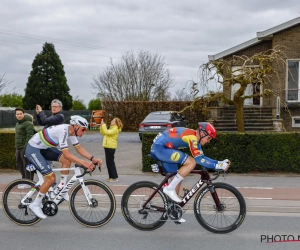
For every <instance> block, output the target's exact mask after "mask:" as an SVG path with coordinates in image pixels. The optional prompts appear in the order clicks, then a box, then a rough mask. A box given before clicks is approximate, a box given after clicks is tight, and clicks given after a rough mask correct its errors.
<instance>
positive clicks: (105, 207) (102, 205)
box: [2, 164, 116, 227]
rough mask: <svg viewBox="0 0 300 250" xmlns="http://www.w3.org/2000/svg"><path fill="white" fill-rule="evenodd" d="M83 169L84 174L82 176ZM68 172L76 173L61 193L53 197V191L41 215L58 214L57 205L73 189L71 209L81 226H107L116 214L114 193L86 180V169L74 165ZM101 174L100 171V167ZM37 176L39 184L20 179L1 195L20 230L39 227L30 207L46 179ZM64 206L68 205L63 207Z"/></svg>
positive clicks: (46, 195)
mask: <svg viewBox="0 0 300 250" xmlns="http://www.w3.org/2000/svg"><path fill="white" fill-rule="evenodd" d="M81 169H83V173H81V172H82V171H81ZM61 170H66V169H64V168H57V169H52V171H54V172H56V171H61ZM68 170H71V171H74V176H73V177H72V178H71V179H70V180H69V182H68V183H67V184H66V185H65V186H64V187H63V188H62V189H61V190H60V191H59V193H58V194H54V193H53V188H52V187H50V188H49V190H48V192H47V193H46V194H45V197H44V198H43V201H42V206H43V207H42V211H43V213H44V214H46V215H47V216H49V217H51V216H54V215H56V214H57V212H58V205H60V204H61V203H62V202H63V201H64V200H65V199H64V197H65V195H66V194H67V193H68V191H69V190H70V189H71V188H72V187H73V185H74V184H75V183H76V182H77V181H78V182H79V183H78V184H77V185H76V186H75V187H74V188H73V189H72V192H71V195H70V202H69V209H70V212H71V214H72V215H73V217H74V218H75V219H76V220H77V221H78V222H79V223H80V224H82V225H84V226H87V227H100V226H103V225H105V224H106V223H108V222H109V221H110V220H111V219H112V217H113V215H114V214H115V211H116V199H115V196H114V194H113V192H112V191H111V189H110V188H109V187H108V186H106V185H105V184H104V183H102V182H101V181H98V180H94V179H89V180H84V179H83V176H84V175H85V174H87V173H90V175H91V172H90V171H88V170H87V168H85V167H84V166H79V165H77V164H75V167H72V168H70V169H68ZM99 170H100V171H101V167H100V166H99ZM36 172H37V176H38V182H37V183H34V182H33V181H31V180H26V179H18V180H14V181H12V182H11V183H9V184H8V185H7V187H6V188H5V190H4V192H3V195H2V206H3V209H4V212H5V213H6V215H7V216H8V218H9V219H10V220H12V221H13V222H14V223H16V224H18V225H21V226H31V225H34V224H36V223H38V222H39V221H40V220H41V218H39V217H37V216H36V215H35V214H34V213H33V212H32V211H31V210H30V209H29V208H28V206H29V205H30V204H31V203H32V202H33V200H34V199H35V197H36V195H37V194H38V192H39V190H40V186H41V185H42V184H43V182H44V179H43V176H42V174H41V173H40V172H38V171H36ZM20 184H21V185H24V184H27V185H28V188H24V189H19V185H20ZM63 204H66V202H65V203H63Z"/></svg>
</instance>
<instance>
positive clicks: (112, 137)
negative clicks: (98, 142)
mask: <svg viewBox="0 0 300 250" xmlns="http://www.w3.org/2000/svg"><path fill="white" fill-rule="evenodd" d="M121 130H122V129H121V128H118V126H117V125H112V126H110V128H109V129H107V126H106V124H103V125H101V126H100V133H101V134H102V135H103V136H104V138H103V143H102V146H103V147H104V148H114V149H116V148H117V147H118V142H117V141H118V137H119V133H120V132H121Z"/></svg>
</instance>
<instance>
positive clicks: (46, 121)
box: [36, 99, 71, 186]
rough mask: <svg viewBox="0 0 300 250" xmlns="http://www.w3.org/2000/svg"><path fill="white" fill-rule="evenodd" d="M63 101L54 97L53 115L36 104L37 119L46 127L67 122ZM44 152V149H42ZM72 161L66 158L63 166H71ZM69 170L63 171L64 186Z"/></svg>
mask: <svg viewBox="0 0 300 250" xmlns="http://www.w3.org/2000/svg"><path fill="white" fill-rule="evenodd" d="M62 107H63V105H62V103H61V101H60V100H58V99H54V100H52V102H51V112H52V116H49V117H47V116H46V115H45V113H44V111H43V110H42V107H41V106H40V105H36V113H37V120H38V123H39V125H41V126H44V127H50V126H53V125H60V124H63V123H64V122H65V117H64V115H63V113H62V112H61V110H62ZM41 152H42V151H41ZM48 163H49V165H50V166H52V162H48ZM70 166H71V162H70V161H68V160H67V159H64V160H63V162H62V168H70ZM68 175H69V171H61V175H60V176H61V177H60V184H59V185H60V186H63V185H64V184H66V182H67V180H68Z"/></svg>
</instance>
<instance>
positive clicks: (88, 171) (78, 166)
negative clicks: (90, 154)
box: [75, 163, 101, 178]
mask: <svg viewBox="0 0 300 250" xmlns="http://www.w3.org/2000/svg"><path fill="white" fill-rule="evenodd" d="M93 164H94V165H95V167H94V169H93V170H92V171H90V170H89V169H88V168H86V167H85V166H83V165H78V164H75V167H76V168H82V169H83V173H82V174H81V175H77V176H76V177H77V178H80V177H83V176H84V175H86V174H90V175H92V172H94V170H95V168H96V166H97V165H98V164H97V163H93ZM99 170H100V172H101V166H99Z"/></svg>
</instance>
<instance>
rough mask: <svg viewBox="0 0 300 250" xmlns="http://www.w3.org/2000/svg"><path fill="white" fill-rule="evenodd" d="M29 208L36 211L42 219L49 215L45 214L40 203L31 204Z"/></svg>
mask: <svg viewBox="0 0 300 250" xmlns="http://www.w3.org/2000/svg"><path fill="white" fill-rule="evenodd" d="M29 208H30V209H31V211H32V212H34V213H35V215H36V216H37V217H40V218H41V219H46V218H47V215H45V214H44V213H43V211H42V209H41V207H40V206H39V205H34V204H32V203H31V204H30V205H29Z"/></svg>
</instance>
